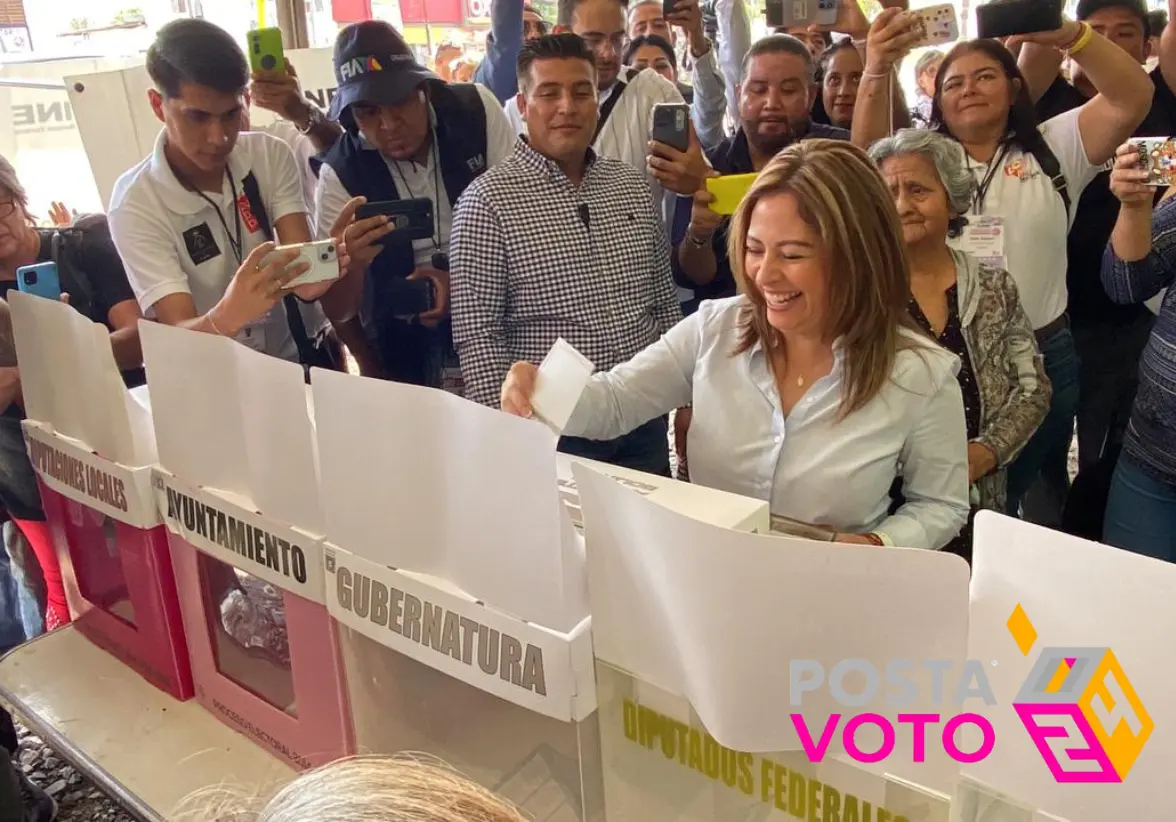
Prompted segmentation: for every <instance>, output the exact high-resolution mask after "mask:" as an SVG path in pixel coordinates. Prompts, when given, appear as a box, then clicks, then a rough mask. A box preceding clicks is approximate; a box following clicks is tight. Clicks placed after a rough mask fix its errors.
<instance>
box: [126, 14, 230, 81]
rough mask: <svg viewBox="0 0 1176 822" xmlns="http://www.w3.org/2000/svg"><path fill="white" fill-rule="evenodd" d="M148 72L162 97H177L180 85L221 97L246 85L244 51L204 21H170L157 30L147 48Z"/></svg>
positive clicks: (218, 29)
mask: <svg viewBox="0 0 1176 822" xmlns="http://www.w3.org/2000/svg"><path fill="white" fill-rule="evenodd" d="M147 73H148V74H149V75H151V80H152V82H153V83H155V87H156V88H157V89H159V91H160V92H161V93H162V94H163V95H164V96H165V97H179V96H180V85H181V84H183V83H190V84H192V85H195V86H206V87H207V88H210V89H213V90H214V91H219V92H222V93H224V94H238V93H240V92H243V91H244V90H245V87H246V86H248V85H249V64H248V62H247V61H246V60H245V52H244V51H242V50H241V47H240V46H239V45H237V41H236V40H234V39H233V37H232V35H231V34H229V33H228V32H227V31H225V30H224V29H222V28H220V27H219V26H215V25H213V24H212V23H209V22H208V21H206V20H195V19H191V20H173V21H172V22H170V23H168V24H166V25H164V26H163V27H162V28H160V30H159V31H158V32H157V33H156V35H155V42H154V43H152V44H151V47H150V48H149V49H147Z"/></svg>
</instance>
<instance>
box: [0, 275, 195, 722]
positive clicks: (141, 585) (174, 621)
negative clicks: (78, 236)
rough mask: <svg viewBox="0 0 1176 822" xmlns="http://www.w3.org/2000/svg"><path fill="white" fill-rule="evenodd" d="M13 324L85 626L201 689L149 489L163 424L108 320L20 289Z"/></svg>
mask: <svg viewBox="0 0 1176 822" xmlns="http://www.w3.org/2000/svg"><path fill="white" fill-rule="evenodd" d="M10 300H11V313H12V324H13V330H14V332H15V337H16V347H17V354H18V357H19V361H20V367H21V381H22V387H23V391H24V397H25V408H26V412H27V419H26V420H25V422H24V424H23V427H24V433H25V443H26V446H27V448H28V453H29V459H30V461H31V463H32V466H33V470H34V471H35V472H36V474H37V480H38V484H39V486H40V490H41V502H42V506H43V508H44V511H45V518H46V523H47V525H48V526H49V531H50V533H51V534H52V537H53V542H54V549H55V553H56V555H57V559H58V563H59V565H60V569H61V577H62V584H63V586H64V588H65V595H66V599H67V601H68V603H69V608H70V614H71V616H72V618H73V621H74V625H75V627H76V628H77V629H78V631H79V632H80V633H81V634H82V635H84V636H85V637H87V638H88V639H89V640H90V641H92V642H93V643H94V644H95V645H98V646H99V647H101V648H103V649H105V650H106V651H108V652H110V653H111V654H113V655H114V656H116V657H118V658H119V659H120V660H122V661H123V662H124V663H126V664H127V665H128V666H130V667H131V668H133V669H134V670H135V671H137V672H138V673H139V674H140V675H142V676H143V678H144V679H146V680H147V681H148V682H150V683H152V684H153V685H155V686H156V687H158V688H160V689H161V690H163V691H165V692H166V693H168V694H170V695H172V696H174V697H175V698H176V699H188V698H189V697H191V696H192V675H191V671H190V666H189V661H188V648H187V643H186V641H185V636H184V630H183V623H182V619H181V616H180V606H179V599H178V596H177V592H176V583H175V577H174V575H173V569H172V562H171V554H170V552H169V550H168V545H167V537H166V534H165V532H164V529H163V528H162V527H161V525H160V518H159V511H158V510H157V509H156V507H155V500H154V497H153V495H152V493H151V468H150V466H151V464H152V463H154V462H155V459H156V450H155V440H154V432H153V431H152V427H151V422H150V409H149V403H148V402H147V401H146V399H145V393H144V390H143V389H141V388H140V389H136V391H135V392H134V395H132V393H131V392H128V391H127V389H126V387H125V384H124V383H123V380H122V377H121V375H120V374H119V371H118V368H117V366H116V365H115V362H114V355H113V352H112V350H111V346H110V337H109V332H108V331H107V329H106V328H105V327H104V326H101V325H98V324H95V323H92V322H90V321H89V320H88V319H87V318H86V317H83V316H82V315H81V314H78V313H77V312H76V311H74V310H73V309H72V308H70V307H69V306H67V305H64V304H63V303H59V302H55V301H52V300H45V299H41V298H38V297H32V296H29V295H26V294H21V293H18V292H13V293H11V294H10Z"/></svg>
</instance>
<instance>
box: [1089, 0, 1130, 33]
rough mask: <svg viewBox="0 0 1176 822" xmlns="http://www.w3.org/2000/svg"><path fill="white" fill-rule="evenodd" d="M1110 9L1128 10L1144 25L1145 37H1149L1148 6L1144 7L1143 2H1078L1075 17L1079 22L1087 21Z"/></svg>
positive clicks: (1114, 0) (1121, 0)
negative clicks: (1097, 13)
mask: <svg viewBox="0 0 1176 822" xmlns="http://www.w3.org/2000/svg"><path fill="white" fill-rule="evenodd" d="M1109 8H1120V9H1126V10H1127V11H1129V12H1131V13H1132V14H1134V15H1135V16H1136V17H1138V18H1139V22H1140V23H1141V24H1142V25H1143V36H1144V37H1147V6H1145V5H1144V2H1143V0H1078V8H1076V9H1075V10H1074V16H1075V17H1077V18H1078V19H1079V20H1085V19H1086V18H1087V17H1089V16H1090V15H1092V14H1094V13H1095V12H1096V11H1102V10H1103V9H1109Z"/></svg>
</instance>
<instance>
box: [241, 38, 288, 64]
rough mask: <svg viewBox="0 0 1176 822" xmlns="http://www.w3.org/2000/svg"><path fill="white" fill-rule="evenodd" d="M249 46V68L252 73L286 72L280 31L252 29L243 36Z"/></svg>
mask: <svg viewBox="0 0 1176 822" xmlns="http://www.w3.org/2000/svg"><path fill="white" fill-rule="evenodd" d="M245 40H246V42H247V43H248V44H249V68H251V69H253V71H282V72H284V71H285V70H286V56H285V52H284V50H283V49H282V30H281V29H254V30H253V31H251V32H249V33H248V34H247V35H245Z"/></svg>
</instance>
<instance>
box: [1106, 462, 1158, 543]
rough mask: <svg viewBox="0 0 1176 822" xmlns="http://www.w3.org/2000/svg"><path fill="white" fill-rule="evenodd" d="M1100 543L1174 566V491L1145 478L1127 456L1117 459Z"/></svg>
mask: <svg viewBox="0 0 1176 822" xmlns="http://www.w3.org/2000/svg"><path fill="white" fill-rule="evenodd" d="M1103 542H1105V543H1106V544H1107V545H1113V546H1115V547H1116V548H1122V549H1123V550H1125V551H1131V552H1132V553H1135V554H1143V555H1144V556H1148V557H1155V558H1156V559H1162V560H1166V561H1167V562H1176V487H1174V486H1171V485H1167V484H1165V483H1162V482H1160V481H1158V480H1156V479H1153V478H1152V477H1150V476H1148V475H1147V474H1145V473H1144V472H1143V469H1141V468H1140V467H1139V466H1138V465H1136V464H1135V463H1134V462H1133V461H1132V460H1131V458H1130V457H1128V456H1127V455H1126V454H1124V455H1123V456H1121V457H1119V464H1118V465H1117V466H1115V477H1114V479H1113V480H1111V493H1110V495H1109V496H1108V497H1107V515H1106V518H1105V520H1104V522H1103Z"/></svg>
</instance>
